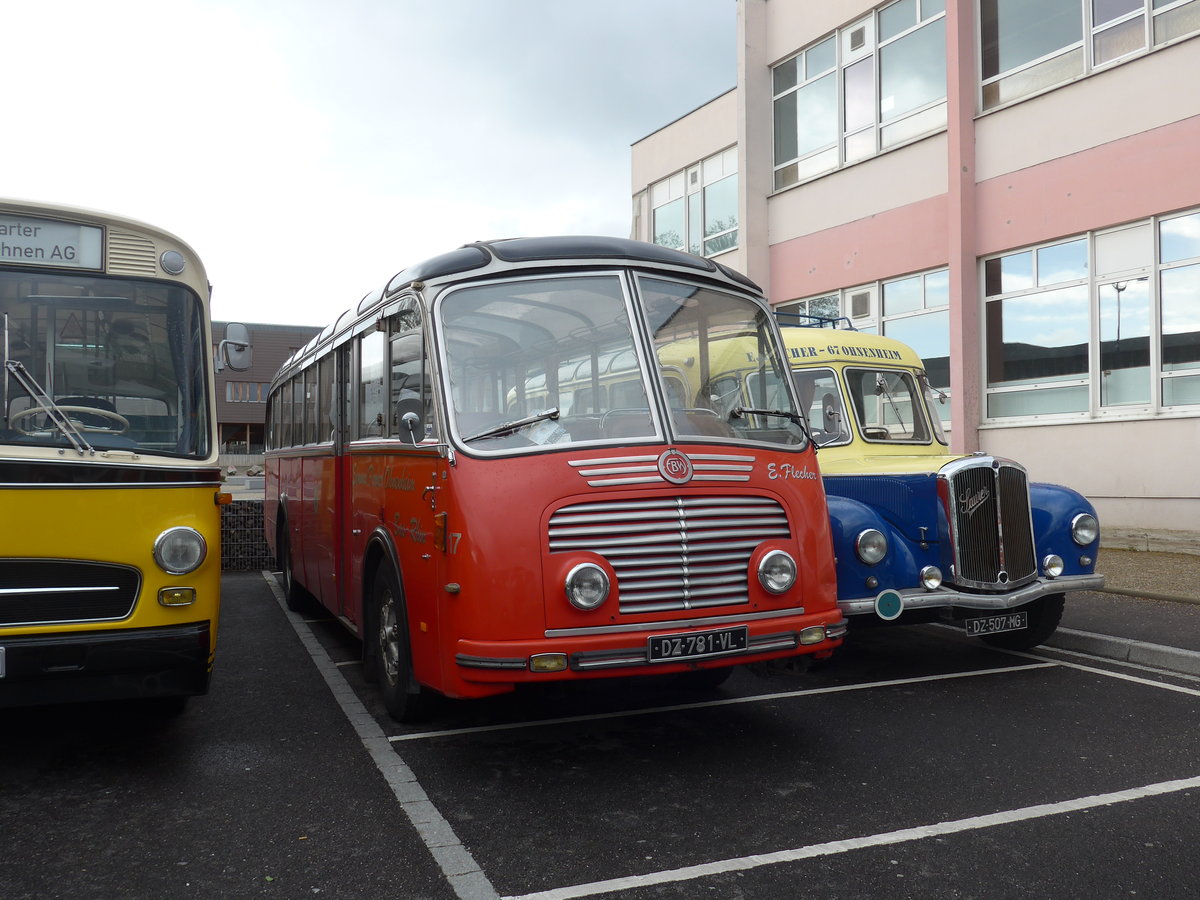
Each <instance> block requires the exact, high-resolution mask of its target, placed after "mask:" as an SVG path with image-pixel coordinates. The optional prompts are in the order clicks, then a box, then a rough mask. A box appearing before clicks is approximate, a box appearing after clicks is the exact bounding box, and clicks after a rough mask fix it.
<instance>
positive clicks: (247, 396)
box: [225, 381, 271, 403]
mask: <svg viewBox="0 0 1200 900" xmlns="http://www.w3.org/2000/svg"><path fill="white" fill-rule="evenodd" d="M270 389H271V385H270V384H264V383H262V382H258V381H227V382H225V399H226V401H228V402H229V403H266V402H267V393H268V392H269V391H270Z"/></svg>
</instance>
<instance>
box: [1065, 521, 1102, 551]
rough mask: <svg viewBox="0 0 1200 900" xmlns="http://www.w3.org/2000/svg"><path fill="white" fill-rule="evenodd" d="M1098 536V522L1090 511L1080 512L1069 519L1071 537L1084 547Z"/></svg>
mask: <svg viewBox="0 0 1200 900" xmlns="http://www.w3.org/2000/svg"><path fill="white" fill-rule="evenodd" d="M1099 536H1100V523H1099V522H1097V521H1096V517H1095V516H1093V515H1091V514H1090V513H1080V514H1079V515H1077V516H1076V517H1075V518H1073V519H1072V520H1071V539H1072V540H1073V541H1075V543H1077V544H1078V545H1079V546H1080V547H1086V546H1087V545H1088V544H1090V543H1092V542H1093V541H1094V540H1096V538H1098V537H1099Z"/></svg>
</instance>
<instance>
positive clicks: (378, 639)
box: [368, 566, 434, 722]
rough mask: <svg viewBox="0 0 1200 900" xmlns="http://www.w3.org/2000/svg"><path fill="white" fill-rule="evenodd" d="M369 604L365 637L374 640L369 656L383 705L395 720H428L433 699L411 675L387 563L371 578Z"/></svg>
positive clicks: (401, 615)
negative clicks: (371, 616)
mask: <svg viewBox="0 0 1200 900" xmlns="http://www.w3.org/2000/svg"><path fill="white" fill-rule="evenodd" d="M372 606H373V607H374V612H375V616H374V621H373V623H372V624H373V630H374V635H372V636H369V637H368V640H374V641H375V647H374V648H373V651H374V652H373V653H372V654H371V656H372V657H373V661H374V663H375V673H376V677H377V678H378V681H379V689H380V691H381V692H382V694H383V705H384V706H386V707H387V711H388V713H389V714H390V715H391V717H392V718H393V719H395V720H396V721H397V722H420V721H422V720H424V719H428V718H429V716H430V715H431V714H432V712H433V700H434V698H433V695H432V694H431V693H430V692H429V691H428V689H426V688H422V687H421V686H420V685H418V684H417V682H416V679H415V678H413V673H412V655H411V653H410V652H409V646H408V625H407V622H406V620H405V613H404V600H403V598H402V597H401V595H400V588H399V585H398V584H397V582H396V576H395V574H394V573H393V572H392V570H391V567H390V566H384V567H383V568H382V569H381V570H380V572H379V574H378V576H377V577H376V578H375V585H374V588H373V590H372Z"/></svg>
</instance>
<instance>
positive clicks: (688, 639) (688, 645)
mask: <svg viewBox="0 0 1200 900" xmlns="http://www.w3.org/2000/svg"><path fill="white" fill-rule="evenodd" d="M749 632H750V629H748V628H747V627H746V626H745V625H739V626H737V627H735V628H719V629H717V630H715V631H693V632H690V633H687V634H656V635H652V636H651V637H650V641H649V644H648V646H647V653H648V658H649V660H650V662H675V661H676V660H680V659H703V658H704V657H706V656H724V655H725V654H727V653H744V652H745V651H746V648H747V647H748V646H749V641H750V634H749Z"/></svg>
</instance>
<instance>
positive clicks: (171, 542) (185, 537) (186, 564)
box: [154, 525, 208, 575]
mask: <svg viewBox="0 0 1200 900" xmlns="http://www.w3.org/2000/svg"><path fill="white" fill-rule="evenodd" d="M207 555H208V545H207V544H205V543H204V536H203V535H202V534H200V532H198V531H197V530H196V529H195V528H187V527H185V526H182V525H181V526H179V527H177V528H168V529H167V530H166V531H164V532H163V533H162V534H160V535H159V536H158V537H157V538H155V540H154V561H155V562H156V563H158V564H159V566H161V567H162V570H163V571H164V572H166V573H167V574H168V575H186V574H187V573H188V572H194V571H196V569H198V568H200V563H202V562H204V557H205V556H207Z"/></svg>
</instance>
